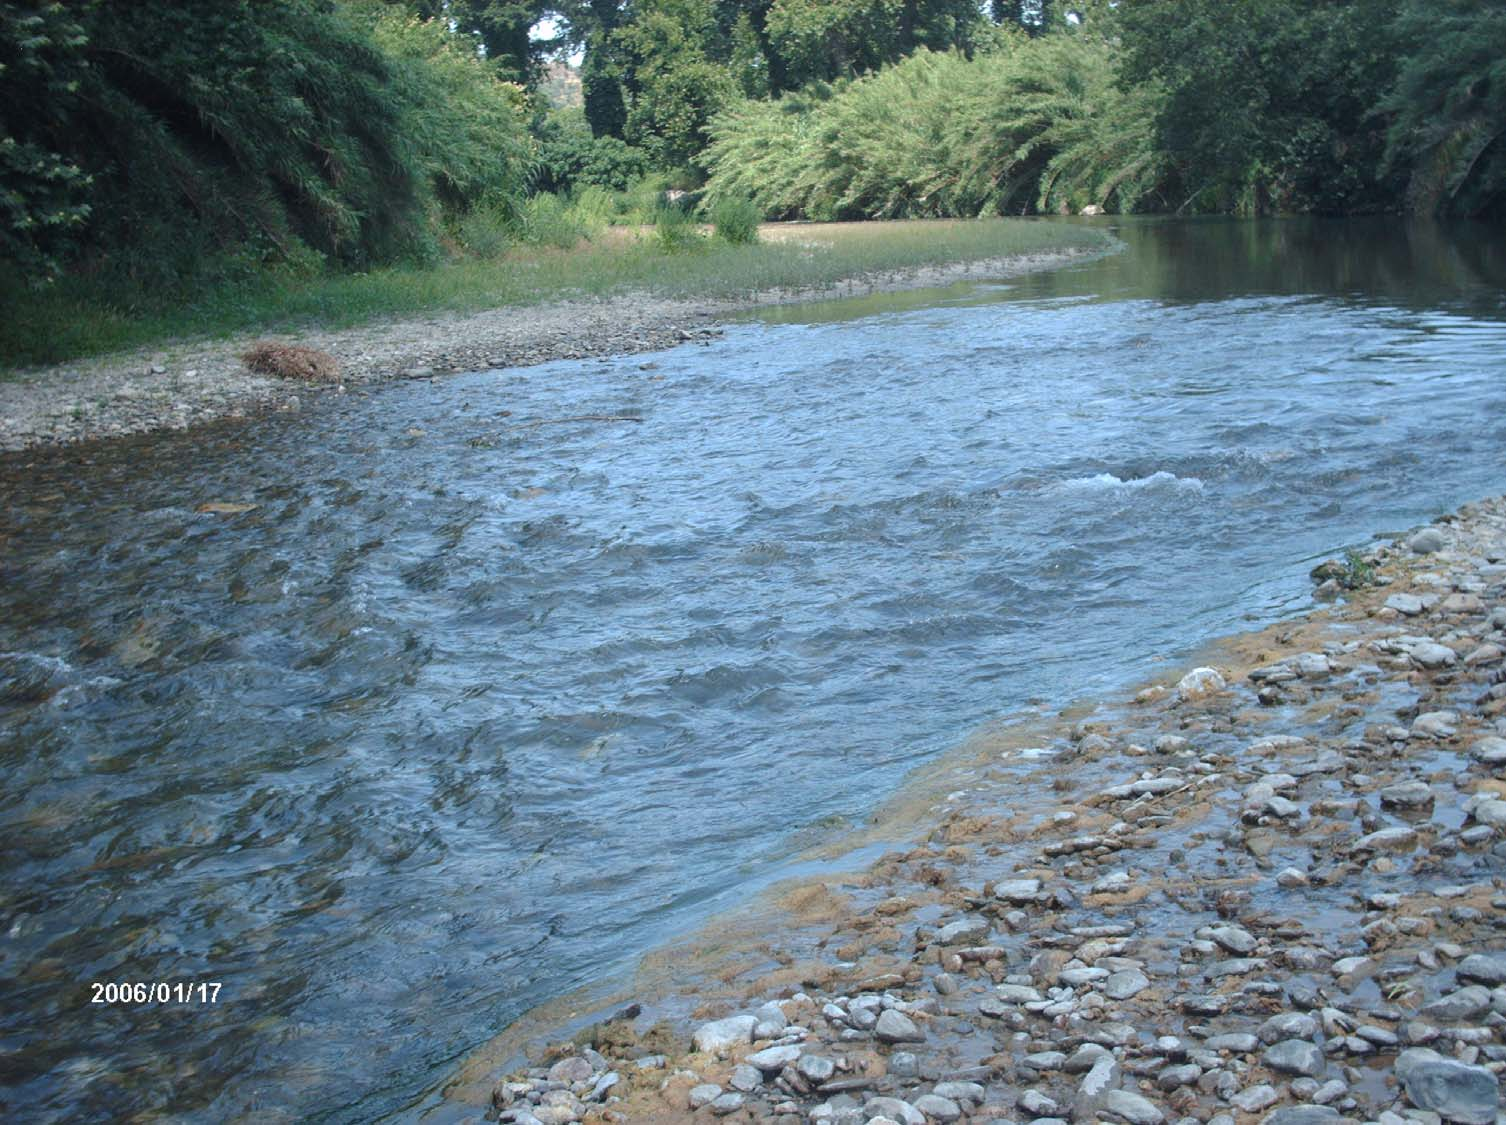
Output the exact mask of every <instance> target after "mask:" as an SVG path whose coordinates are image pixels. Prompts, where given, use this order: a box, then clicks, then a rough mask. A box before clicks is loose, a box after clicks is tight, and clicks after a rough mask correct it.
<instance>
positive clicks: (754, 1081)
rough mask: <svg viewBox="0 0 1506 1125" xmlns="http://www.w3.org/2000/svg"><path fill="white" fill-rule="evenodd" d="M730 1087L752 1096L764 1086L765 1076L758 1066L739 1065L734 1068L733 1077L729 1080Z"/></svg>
mask: <svg viewBox="0 0 1506 1125" xmlns="http://www.w3.org/2000/svg"><path fill="white" fill-rule="evenodd" d="M727 1083H728V1085H730V1086H731V1087H732V1088H733V1089H734V1090H741V1091H742V1092H743V1093H745V1094H751V1093H752V1092H753V1091H754V1090H756V1089H758V1088H759V1087H760V1086H762V1085H763V1075H762V1074H761V1073H760V1072H759V1070H758V1068H757V1067H756V1066H749V1065H748V1064H747V1063H738V1064H737V1065H736V1066H734V1067H733V1068H732V1077H730V1078H729V1079H727Z"/></svg>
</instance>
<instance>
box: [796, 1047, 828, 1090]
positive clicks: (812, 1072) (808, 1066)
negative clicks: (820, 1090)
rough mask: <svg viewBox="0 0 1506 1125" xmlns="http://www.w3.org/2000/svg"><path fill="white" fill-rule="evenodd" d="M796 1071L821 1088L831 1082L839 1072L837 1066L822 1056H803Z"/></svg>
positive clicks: (797, 1064)
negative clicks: (832, 1077) (823, 1084)
mask: <svg viewBox="0 0 1506 1125" xmlns="http://www.w3.org/2000/svg"><path fill="white" fill-rule="evenodd" d="M795 1069H796V1070H798V1071H799V1072H800V1073H801V1074H802V1075H804V1076H805V1078H806V1079H807V1080H808V1081H810V1082H813V1083H815V1084H816V1085H817V1086H819V1085H821V1083H823V1082H826V1081H829V1080H830V1079H831V1076H832V1075H833V1074H835V1073H836V1072H837V1064H836V1063H834V1062H832V1061H831V1059H828V1058H825V1057H823V1056H821V1055H801V1056H800V1061H799V1062H797V1063H796V1064H795Z"/></svg>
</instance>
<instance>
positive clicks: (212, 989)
mask: <svg viewBox="0 0 1506 1125" xmlns="http://www.w3.org/2000/svg"><path fill="white" fill-rule="evenodd" d="M89 987H90V988H91V989H93V990H94V996H93V998H92V999H91V1000H90V1001H89V1003H91V1004H217V1003H219V998H220V982H219V981H213V982H208V981H197V982H195V981H177V982H170V981H165V980H159V981H155V982H151V983H148V982H147V981H135V982H132V981H119V982H116V981H109V982H108V983H104V984H101V983H100V982H99V981H95V982H94V983H92V984H91V985H90V986H89Z"/></svg>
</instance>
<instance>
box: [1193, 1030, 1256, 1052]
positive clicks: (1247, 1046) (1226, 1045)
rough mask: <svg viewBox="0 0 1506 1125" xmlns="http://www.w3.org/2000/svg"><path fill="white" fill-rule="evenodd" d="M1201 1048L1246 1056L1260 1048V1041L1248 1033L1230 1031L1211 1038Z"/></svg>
mask: <svg viewBox="0 0 1506 1125" xmlns="http://www.w3.org/2000/svg"><path fill="white" fill-rule="evenodd" d="M1203 1046H1205V1047H1207V1048H1208V1049H1209V1050H1210V1051H1232V1052H1233V1053H1234V1054H1236V1055H1248V1054H1249V1053H1250V1052H1251V1051H1254V1050H1257V1049H1258V1048H1259V1047H1260V1040H1259V1039H1257V1038H1256V1037H1255V1036H1253V1035H1251V1034H1249V1033H1248V1032H1244V1031H1231V1032H1228V1033H1226V1034H1224V1035H1215V1036H1213V1037H1211V1038H1210V1039H1208V1040H1206V1041H1205V1042H1204V1044H1203Z"/></svg>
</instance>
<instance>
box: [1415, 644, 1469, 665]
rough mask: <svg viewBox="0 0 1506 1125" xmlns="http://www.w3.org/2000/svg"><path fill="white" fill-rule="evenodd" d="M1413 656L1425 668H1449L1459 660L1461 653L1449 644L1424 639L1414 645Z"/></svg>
mask: <svg viewBox="0 0 1506 1125" xmlns="http://www.w3.org/2000/svg"><path fill="white" fill-rule="evenodd" d="M1411 657H1412V659H1413V660H1415V661H1417V663H1418V664H1420V665H1422V666H1423V667H1424V668H1447V667H1450V666H1451V665H1453V664H1454V663H1456V662H1457V661H1458V659H1459V654H1458V653H1456V652H1455V651H1454V650H1453V649H1451V648H1449V647H1448V646H1447V645H1441V644H1438V643H1437V642H1435V641H1423V642H1422V643H1421V644H1417V645H1413V646H1412V649H1411Z"/></svg>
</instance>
